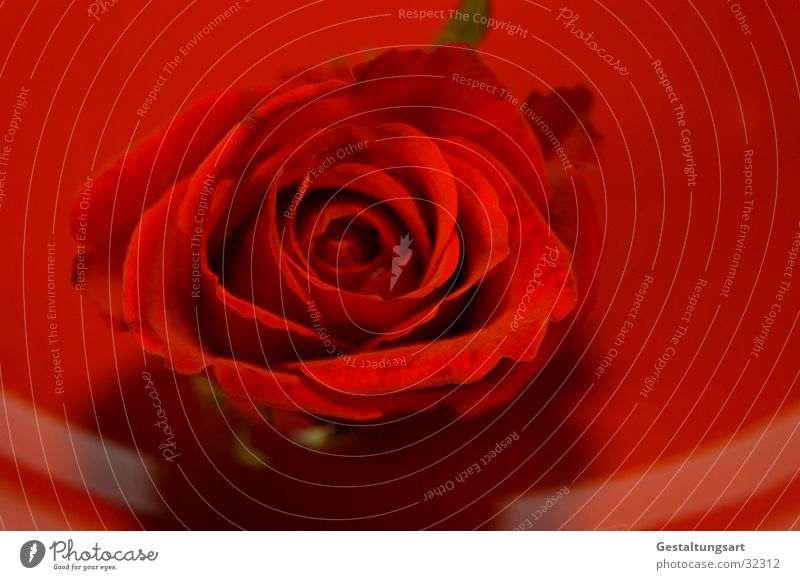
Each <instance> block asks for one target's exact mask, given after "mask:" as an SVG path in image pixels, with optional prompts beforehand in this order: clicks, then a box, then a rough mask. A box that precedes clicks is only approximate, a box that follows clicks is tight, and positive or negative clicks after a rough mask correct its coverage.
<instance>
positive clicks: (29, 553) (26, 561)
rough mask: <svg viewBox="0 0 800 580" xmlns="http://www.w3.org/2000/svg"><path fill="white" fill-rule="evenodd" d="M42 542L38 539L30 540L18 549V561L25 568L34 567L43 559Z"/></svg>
mask: <svg viewBox="0 0 800 580" xmlns="http://www.w3.org/2000/svg"><path fill="white" fill-rule="evenodd" d="M44 552H45V549H44V544H43V543H41V542H40V541H39V540H30V541H28V542H25V543H24V544H22V547H21V548H20V549H19V561H20V562H22V565H23V566H25V567H26V568H35V567H36V566H38V565H39V564H41V562H42V560H43V559H44Z"/></svg>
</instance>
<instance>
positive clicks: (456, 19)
mask: <svg viewBox="0 0 800 580" xmlns="http://www.w3.org/2000/svg"><path fill="white" fill-rule="evenodd" d="M491 6H492V3H491V0H463V2H461V6H460V7H459V9H458V12H456V13H455V14H454V15H453V18H451V19H450V22H448V23H447V24H446V25H445V27H444V30H443V31H442V34H441V35H440V36H439V38H438V39H437V40H436V44H449V43H451V42H464V43H466V44H469V45H470V46H476V45H477V44H478V43H479V42H480V41H481V39H482V38H483V37H484V35H485V34H486V30H487V28H486V22H487V20H488V19H489V17H490V16H491V12H492V10H491ZM476 20H477V22H476Z"/></svg>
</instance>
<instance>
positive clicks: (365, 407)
mask: <svg viewBox="0 0 800 580" xmlns="http://www.w3.org/2000/svg"><path fill="white" fill-rule="evenodd" d="M347 72H348V74H341V73H342V71H338V72H336V73H331V74H330V76H329V77H320V76H319V75H316V76H315V77H314V78H313V79H312V78H311V77H303V79H304V80H303V81H302V82H300V81H297V80H295V81H292V82H291V83H286V84H285V85H283V86H280V87H278V88H277V89H275V90H272V91H264V92H263V93H258V94H256V93H253V92H226V93H224V94H223V95H221V96H218V97H216V96H215V97H213V98H209V99H207V100H205V101H204V102H202V103H200V104H199V105H198V106H195V107H194V108H193V109H191V110H190V111H189V112H187V113H186V114H184V115H183V116H182V117H180V118H179V119H177V120H176V121H174V122H173V123H171V124H170V126H169V127H167V129H165V130H164V131H163V132H162V133H160V134H158V135H156V136H154V137H152V138H151V139H149V140H148V141H147V142H145V143H144V144H142V145H141V146H140V147H139V148H137V149H136V150H135V151H133V153H130V154H129V155H127V156H126V157H125V158H124V159H122V160H121V161H119V163H117V164H116V165H115V166H114V167H113V168H112V169H110V170H109V171H107V172H105V173H104V174H102V175H101V176H100V177H99V178H97V179H96V181H95V183H94V193H93V197H92V203H91V204H90V206H89V208H88V209H86V207H85V204H84V206H83V207H81V206H80V204H76V206H75V208H74V214H73V216H74V225H75V231H76V232H77V231H78V229H79V228H81V227H82V228H84V233H86V232H88V234H87V235H86V236H84V237H85V238H86V251H85V255H83V256H81V260H82V261H83V262H84V266H83V267H84V271H83V272H82V275H83V276H85V279H86V288H87V291H88V292H89V293H90V294H91V295H92V297H93V298H94V299H95V300H96V301H97V302H98V303H99V304H100V305H101V306H102V307H103V308H104V309H106V310H107V311H108V313H109V315H110V317H111V318H112V320H116V321H118V322H124V323H125V324H126V325H127V327H129V328H130V329H131V330H132V331H133V332H134V333H136V335H137V336H138V337H139V339H140V340H141V343H142V345H143V346H144V348H145V349H146V350H147V351H149V352H151V353H156V354H158V355H160V356H162V357H163V358H164V359H165V360H166V362H167V364H168V365H170V366H171V367H172V368H174V369H175V370H176V371H178V372H180V373H186V374H196V373H201V372H204V371H205V370H208V372H210V374H211V376H212V378H214V379H215V380H216V382H218V383H219V384H220V385H221V386H222V387H223V388H224V389H225V391H227V392H228V393H229V394H230V395H232V396H233V397H235V398H238V399H245V400H248V399H249V400H250V401H252V402H253V403H254V404H257V405H258V406H264V407H270V408H275V409H286V410H293V411H304V412H307V413H311V414H316V415H322V416H326V417H337V418H346V419H353V420H368V419H375V418H378V417H381V416H387V415H394V414H398V413H408V412H415V411H420V410H424V409H428V408H430V407H432V406H435V405H438V404H447V405H455V406H457V407H458V408H459V409H460V410H462V411H466V410H469V409H472V410H474V409H483V408H486V407H488V406H491V405H497V404H501V403H504V402H507V401H509V400H510V399H511V398H512V397H513V396H515V395H516V394H517V393H518V392H519V391H520V390H521V389H522V388H523V387H524V386H525V385H527V384H528V382H529V381H530V379H531V378H532V377H533V374H534V373H535V371H536V369H537V367H538V365H540V364H542V362H543V361H544V360H546V358H547V356H549V352H547V351H548V350H552V348H554V346H555V344H556V342H557V341H556V340H555V338H557V336H556V335H554V333H553V331H552V329H550V330H548V328H549V327H550V326H551V323H552V322H555V321H558V320H560V319H562V318H564V317H565V316H566V315H568V314H569V313H570V312H571V311H573V309H574V308H575V306H576V303H577V291H576V283H575V276H574V274H573V270H572V256H571V253H570V251H569V250H568V249H567V247H566V245H565V243H562V240H560V239H559V237H558V235H559V231H558V227H559V225H560V224H559V223H556V220H555V219H554V216H558V215H559V212H557V211H553V210H552V204H551V202H552V194H551V187H550V185H549V184H548V177H547V175H548V173H547V161H546V159H545V157H546V156H547V157H549V158H551V159H552V158H553V152H551V151H547V150H546V149H545V150H543V148H542V146H540V144H539V142H538V140H537V138H541V136H540V135H538V134H537V132H538V129H537V128H536V127H535V126H534V125H533V124H532V123H531V119H530V118H529V117H528V118H526V115H525V114H523V112H522V111H521V110H520V108H519V107H517V106H513V105H512V104H511V103H509V102H507V101H506V100H504V99H502V98H500V97H499V96H498V95H499V94H500V90H501V83H500V81H499V80H498V79H497V78H496V77H495V75H494V74H493V73H492V72H491V71H490V70H489V69H488V68H487V66H486V65H485V64H484V63H483V62H482V61H481V60H480V58H479V57H478V56H477V55H476V54H475V53H474V52H472V51H471V50H469V49H468V48H466V47H463V46H457V45H452V46H447V47H442V48H439V49H438V50H436V51H434V52H425V51H422V50H392V51H390V52H388V53H386V54H383V55H382V56H379V57H378V58H376V59H375V60H372V61H370V62H367V63H364V64H362V65H359V66H356V67H354V68H353V69H352V71H349V70H348V71H347ZM350 73H351V74H350ZM482 83H484V84H482ZM495 87H496V88H495ZM573 195H574V194H573ZM557 205H558V204H556V206H557ZM561 213H563V212H561ZM572 213H573V214H574V212H572ZM571 217H572V219H573V220H574V215H573V216H571ZM559 219H560V218H559ZM563 227H564V228H565V232H566V235H567V236H568V238H574V237H575V232H574V227H573V228H572V229H570V226H566V225H564V226H563ZM568 230H569V231H568ZM546 337H547V342H546V343H545V339H546ZM543 343H545V344H548V346H547V348H544V347H543Z"/></svg>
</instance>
